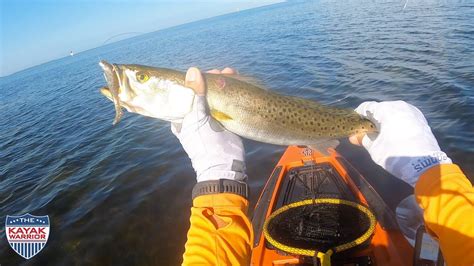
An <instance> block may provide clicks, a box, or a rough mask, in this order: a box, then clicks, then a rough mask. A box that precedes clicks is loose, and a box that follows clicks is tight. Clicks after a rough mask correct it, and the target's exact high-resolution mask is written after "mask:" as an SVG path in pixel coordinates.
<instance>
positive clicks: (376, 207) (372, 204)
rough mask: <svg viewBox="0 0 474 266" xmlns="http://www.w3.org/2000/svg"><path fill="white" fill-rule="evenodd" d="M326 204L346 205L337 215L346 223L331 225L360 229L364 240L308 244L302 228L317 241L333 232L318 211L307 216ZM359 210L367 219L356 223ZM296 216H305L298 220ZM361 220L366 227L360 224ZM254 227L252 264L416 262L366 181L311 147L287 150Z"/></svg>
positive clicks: (266, 189)
mask: <svg viewBox="0 0 474 266" xmlns="http://www.w3.org/2000/svg"><path fill="white" fill-rule="evenodd" d="M308 191H310V192H311V193H308ZM324 204H325V205H326V206H329V207H327V208H333V206H342V205H345V206H343V207H344V208H346V209H347V210H346V209H344V211H340V210H342V209H339V207H337V208H338V209H339V211H338V214H337V215H338V216H337V217H341V219H343V220H342V221H331V222H334V223H335V224H336V226H337V227H344V226H345V225H344V224H349V226H354V227H359V225H360V226H361V227H362V229H361V233H360V236H353V237H352V238H353V239H348V240H347V242H348V243H342V242H338V243H337V244H331V243H329V242H328V243H327V245H326V246H325V245H322V246H321V245H319V246H318V243H317V242H313V243H311V242H305V241H307V239H306V238H307V235H304V233H301V232H302V230H303V229H302V228H303V227H304V228H306V229H304V230H310V231H308V232H311V234H313V235H314V236H315V237H318V234H319V233H327V232H326V231H330V229H331V228H322V226H323V224H325V222H324V221H323V220H321V219H322V218H321V217H319V216H320V215H319V213H316V214H315V213H314V211H311V210H310V211H309V212H312V213H310V214H307V213H306V214H304V213H303V212H308V210H309V209H311V208H313V207H318V208H319V206H323V205H324ZM308 206H309V207H308ZM312 206H313V207H312ZM323 207H324V206H323ZM298 208H299V209H298ZM321 208H322V207H321ZM324 208H326V207H324ZM324 208H322V210H323V211H324V210H325V209H324ZM355 211H357V212H360V213H361V214H362V215H363V216H367V218H360V219H359V220H358V222H357V221H356V222H355V223H354V221H351V220H353V219H352V218H351V217H354V214H352V212H354V213H356V212H355ZM298 213H299V214H298ZM285 215H286V216H285ZM297 215H301V217H302V218H301V219H300V220H298V219H299V218H298V217H296V216H297ZM344 215H345V216H344ZM308 217H309V218H308ZM318 217H319V218H318ZM305 219H306V220H305ZM318 219H319V220H318ZM361 219H362V220H364V219H365V220H364V224H367V225H361V224H362V223H361V222H360V221H361ZM295 221H296V222H295ZM339 223H340V224H339ZM350 223H353V224H350ZM252 224H253V227H254V232H255V239H254V243H253V251H252V259H251V264H252V265H302V264H310V265H311V264H319V265H412V264H413V255H414V249H413V247H412V246H411V245H410V244H409V243H408V241H407V240H406V238H405V237H404V236H403V234H402V233H401V231H400V230H399V228H398V225H397V222H396V218H395V215H394V213H393V212H392V211H391V210H390V209H389V207H388V206H387V205H386V204H385V202H384V201H383V200H382V198H381V197H380V196H379V195H378V194H377V192H375V190H374V189H373V188H372V187H371V186H370V184H369V183H368V182H367V181H366V180H365V178H364V177H363V176H362V175H360V174H359V173H358V172H357V170H355V168H354V167H352V166H351V165H350V164H349V163H348V162H347V161H346V160H345V159H344V158H343V157H341V156H340V155H339V154H338V153H337V152H336V151H335V150H333V149H330V150H329V154H328V155H323V154H322V153H320V152H318V151H316V150H313V149H310V148H307V147H299V146H290V147H288V148H287V150H286V151H285V153H284V154H283V155H282V157H281V159H280V161H279V162H278V164H277V165H276V167H275V169H274V170H273V173H272V174H271V176H270V177H269V179H268V181H267V183H266V185H265V187H264V189H263V191H262V193H261V195H260V198H259V200H258V202H257V205H256V207H255V211H254V215H253V218H252ZM327 224H328V226H329V227H331V226H332V225H331V224H330V223H329V222H327ZM324 226H326V225H324ZM333 227H334V225H333ZM337 227H336V228H335V229H334V228H333V229H332V230H334V231H335V232H336V231H337V232H336V233H335V234H336V235H337V236H339V235H341V234H344V232H343V229H341V230H339V229H338V228H337ZM308 228H310V229H308ZM330 233H331V232H330ZM306 234H308V233H306ZM331 234H334V233H331ZM310 237H311V236H310ZM325 237H326V236H325ZM329 237H331V236H329ZM350 237H351V236H349V238H350ZM286 238H291V240H288V241H286V240H287V239H286ZM324 239H325V240H326V239H327V237H326V238H324ZM318 241H319V240H318ZM331 241H334V239H333V240H331ZM323 244H324V243H323ZM331 245H333V246H331ZM317 246H318V247H319V249H323V250H318V247H317ZM313 247H316V248H313ZM322 247H324V248H322ZM316 257H317V258H316ZM328 263H329V264H328Z"/></svg>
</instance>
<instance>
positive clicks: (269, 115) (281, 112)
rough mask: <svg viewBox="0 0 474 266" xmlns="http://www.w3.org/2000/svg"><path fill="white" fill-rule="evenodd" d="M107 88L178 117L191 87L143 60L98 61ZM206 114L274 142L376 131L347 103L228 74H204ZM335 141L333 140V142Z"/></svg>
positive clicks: (142, 107)
mask: <svg viewBox="0 0 474 266" xmlns="http://www.w3.org/2000/svg"><path fill="white" fill-rule="evenodd" d="M100 65H101V67H102V69H103V70H104V75H105V78H106V80H107V83H108V86H109V88H106V87H104V88H102V89H101V92H102V94H104V95H105V96H106V97H108V98H109V99H111V100H112V101H113V102H114V103H115V105H116V106H118V107H116V119H115V120H114V123H116V122H118V121H119V119H120V115H121V113H119V112H120V106H122V107H124V108H125V109H127V110H128V111H129V112H134V113H138V114H141V115H145V116H150V117H155V118H158V119H162V120H166V121H170V122H177V123H179V122H180V121H181V120H182V118H183V117H184V116H185V115H186V114H187V113H189V112H190V110H191V108H192V104H193V101H194V96H195V94H194V92H193V91H192V90H191V89H189V88H186V87H185V86H184V79H185V73H183V72H179V71H175V70H170V69H165V68H154V67H149V66H142V65H116V64H113V65H112V64H109V63H107V62H105V61H101V62H100ZM205 79H206V83H207V102H208V105H209V110H210V114H211V115H212V117H214V119H216V120H217V121H219V122H220V123H221V124H222V125H223V126H224V127H225V128H226V129H227V130H229V131H231V132H234V133H235V134H237V135H240V136H242V137H245V138H249V139H252V140H257V141H261V142H266V143H271V144H278V145H317V144H318V143H331V145H329V146H334V145H336V144H335V142H334V140H336V139H339V138H344V137H348V136H350V135H353V134H358V133H367V132H373V131H376V128H375V126H374V124H373V123H372V122H370V121H369V120H367V119H365V118H362V117H361V116H359V115H358V114H357V113H356V112H354V111H353V110H351V109H341V108H335V107H329V106H324V105H321V104H319V103H316V102H314V101H310V100H306V99H302V98H297V97H292V96H285V95H280V94H277V93H274V92H271V91H268V90H264V89H262V88H259V87H257V86H255V85H252V84H249V83H247V82H244V81H241V80H240V79H236V78H233V77H232V76H229V75H217V74H205ZM333 143H334V145H332V144H333Z"/></svg>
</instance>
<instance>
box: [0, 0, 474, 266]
mask: <svg viewBox="0 0 474 266" xmlns="http://www.w3.org/2000/svg"><path fill="white" fill-rule="evenodd" d="M415 2H416V3H415ZM404 4H405V1H324V0H322V1H316V2H310V3H283V4H277V5H273V6H268V7H265V8H260V9H255V10H250V11H244V12H239V13H235V14H231V15H227V16H223V17H218V18H214V19H210V20H206V21H201V22H197V23H193V24H188V25H184V26H180V27H176V28H172V29H168V30H164V31H159V32H155V33H151V34H147V35H142V36H139V37H136V38H133V39H129V40H126V41H121V42H118V43H114V44H111V45H107V46H104V47H100V48H97V49H94V50H90V51H87V52H84V53H80V54H77V55H76V56H74V57H68V58H64V59H61V60H57V61H54V62H50V63H47V64H44V65H41V66H38V67H35V68H32V69H29V70H26V71H23V72H21V73H17V74H15V75H13V76H10V77H7V78H3V79H1V80H0V84H1V90H0V93H1V94H0V96H1V97H0V114H1V117H0V221H2V222H1V223H2V227H1V229H0V230H1V231H0V235H1V239H0V263H1V264H2V265H17V264H25V265H46V264H47V265H71V264H73V265H74V264H75V265H84V264H91V265H110V264H118V265H150V264H159V265H176V264H179V263H180V262H181V254H182V253H183V246H184V243H185V240H186V231H187V228H188V226H189V223H188V216H189V207H190V204H191V189H192V186H193V184H194V182H195V181H194V174H193V171H192V169H191V166H190V162H189V159H188V158H187V156H186V155H185V153H184V152H183V150H182V149H181V147H180V145H179V143H178V142H177V140H176V139H175V137H174V136H173V135H172V134H171V133H170V129H169V125H168V123H165V122H161V121H158V120H154V119H150V118H145V117H142V116H138V115H131V114H127V115H126V117H125V119H124V120H123V121H122V122H121V123H120V124H118V125H117V126H115V127H113V126H112V119H113V116H114V110H113V107H112V104H111V103H110V102H109V101H108V100H106V99H105V98H104V97H102V96H101V95H100V94H99V93H98V88H99V87H100V86H103V85H104V84H105V82H104V80H103V77H102V73H101V70H100V68H99V66H98V64H97V63H98V61H99V60H100V59H106V60H109V61H111V62H117V63H140V64H149V65H156V66H164V67H170V68H176V69H181V70H185V69H186V68H188V67H189V66H199V67H201V68H203V69H209V68H214V67H224V66H233V67H235V68H237V69H239V70H240V72H241V73H244V74H248V75H251V76H253V77H255V78H257V79H259V80H260V81H261V82H263V83H264V84H266V86H268V87H269V88H271V89H272V90H275V91H278V92H281V93H285V94H291V95H298V96H303V97H307V98H310V99H315V100H318V101H320V102H323V103H330V104H333V105H337V106H343V107H351V108H355V107H357V105H358V104H360V103H361V102H363V101H366V100H379V101H384V100H396V99H402V100H406V101H408V102H410V103H412V104H414V105H416V106H418V107H419V108H420V109H421V110H422V111H423V112H424V113H425V114H426V117H427V119H428V121H429V122H430V124H431V126H432V128H433V131H434V133H435V135H436V136H437V137H438V140H439V142H440V145H441V147H442V149H444V150H445V151H446V152H447V153H448V154H449V155H450V156H451V158H453V160H454V161H455V162H456V163H458V164H459V165H461V167H462V168H463V169H464V170H465V172H466V173H467V174H468V175H469V176H471V177H473V176H474V133H473V132H474V60H473V58H474V30H473V27H472V26H473V25H474V4H473V3H472V2H471V1H447V2H446V1H435V2H434V1H433V2H428V1H409V2H408V4H407V6H406V8H405V9H404V10H403V5H404ZM106 37H107V36H104V39H105V38H106ZM407 130H409V129H407ZM245 145H246V150H247V154H248V156H247V158H248V174H249V176H250V185H251V188H252V191H251V193H252V194H251V199H252V203H253V204H254V203H255V199H256V197H258V195H259V193H260V190H261V188H262V186H263V185H264V182H265V180H266V178H267V176H268V175H269V174H270V172H271V170H272V168H273V166H274V164H275V163H276V161H277V160H278V157H279V155H280V154H281V152H282V151H283V149H284V148H283V147H278V146H273V145H267V144H261V143H256V142H252V141H246V142H245ZM339 150H340V151H341V152H342V153H343V154H344V155H345V156H347V158H348V159H349V160H351V161H352V162H353V164H354V165H355V166H356V167H357V168H358V169H359V170H360V171H361V172H363V173H364V174H365V175H366V176H367V178H368V179H369V180H370V182H371V183H372V184H373V185H374V186H375V187H376V188H377V189H378V190H379V192H380V193H381V194H382V196H383V197H384V198H385V199H386V200H387V202H388V203H389V205H390V206H392V207H394V206H395V205H396V204H397V203H398V201H399V200H400V199H401V198H403V197H404V196H406V195H407V194H408V193H410V189H409V188H408V187H407V186H405V185H404V184H402V183H400V182H399V181H397V180H396V179H394V178H393V177H391V176H389V175H387V174H385V173H384V172H383V171H381V170H380V169H379V168H377V167H375V166H374V165H373V164H372V163H370V160H369V157H368V156H367V154H366V153H365V151H364V150H363V149H361V148H355V147H352V146H351V145H349V144H348V143H343V144H342V145H341V146H340V148H339ZM27 212H30V213H32V214H36V215H49V217H50V219H51V223H52V225H51V228H52V229H51V230H52V232H51V235H50V239H49V242H48V244H47V246H46V248H45V249H44V250H43V251H42V252H41V253H40V254H39V255H37V256H36V257H34V258H33V259H31V260H29V261H25V260H24V259H22V258H20V256H18V255H16V254H15V253H14V252H13V251H12V250H11V249H10V247H9V246H8V245H7V242H6V238H5V236H4V227H3V221H4V219H5V216H6V215H7V214H9V215H19V214H23V213H27Z"/></svg>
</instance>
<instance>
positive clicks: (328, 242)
mask: <svg viewBox="0 0 474 266" xmlns="http://www.w3.org/2000/svg"><path fill="white" fill-rule="evenodd" d="M369 227H370V219H369V217H367V215H366V214H365V213H363V212H362V211H360V210H359V209H357V208H354V207H352V206H349V205H345V204H330V203H315V204H310V205H303V206H299V207H293V208H290V209H288V210H286V211H284V212H282V213H280V214H278V215H277V216H275V217H274V218H273V219H271V220H270V221H269V222H268V227H267V229H268V233H269V234H270V236H271V237H272V238H273V239H275V240H276V241H278V242H280V243H282V244H285V245H287V246H291V247H295V248H302V249H310V250H320V251H326V250H328V249H331V248H335V247H337V246H339V245H342V244H346V243H349V242H352V241H354V240H355V239H357V238H359V237H360V236H362V235H363V234H364V233H365V232H366V231H367V230H368V229H369Z"/></svg>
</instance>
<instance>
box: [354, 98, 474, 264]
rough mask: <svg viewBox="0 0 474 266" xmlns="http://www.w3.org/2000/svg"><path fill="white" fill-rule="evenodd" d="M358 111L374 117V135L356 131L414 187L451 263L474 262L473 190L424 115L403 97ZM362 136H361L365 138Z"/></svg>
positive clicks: (375, 157)
mask: <svg viewBox="0 0 474 266" xmlns="http://www.w3.org/2000/svg"><path fill="white" fill-rule="evenodd" d="M356 112H358V113H359V114H361V115H362V116H364V117H367V118H369V119H371V120H372V121H373V122H374V123H375V124H376V125H377V128H378V129H379V133H378V134H375V135H369V136H367V135H365V136H358V137H356V136H353V137H351V139H350V140H351V142H352V143H354V144H359V145H362V146H364V147H365V148H366V149H367V151H368V152H369V154H370V156H371V157H372V159H373V160H374V162H376V163H377V164H378V165H380V166H381V167H383V168H384V169H385V170H387V171H388V172H390V173H391V174H392V175H394V176H395V177H398V178H400V179H401V180H403V181H405V182H406V183H408V184H410V185H411V186H413V187H415V197H416V199H417V201H418V203H419V205H420V207H421V208H422V209H423V215H424V220H425V225H426V227H427V229H428V231H429V232H430V233H431V234H432V235H433V236H434V237H436V238H438V240H439V243H440V247H441V252H442V253H443V256H444V258H445V261H446V262H447V264H448V265H473V264H474V225H473V224H474V207H473V202H474V190H473V188H472V185H471V183H470V181H469V180H468V179H467V178H466V176H465V175H464V174H463V173H462V171H461V169H460V168H459V167H458V166H457V165H454V164H452V161H451V159H450V158H448V156H447V155H446V154H445V153H444V152H442V151H441V149H440V147H439V145H438V142H437V141H436V138H435V137H434V135H433V133H432V132H431V129H430V127H429V125H428V122H427V121H426V119H425V117H424V116H423V114H422V113H421V111H420V110H418V109H417V108H416V107H414V106H412V105H410V104H408V103H406V102H403V101H396V102H381V103H378V102H365V103H362V104H361V105H360V106H359V107H358V108H357V109H356ZM361 137H362V138H361Z"/></svg>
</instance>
